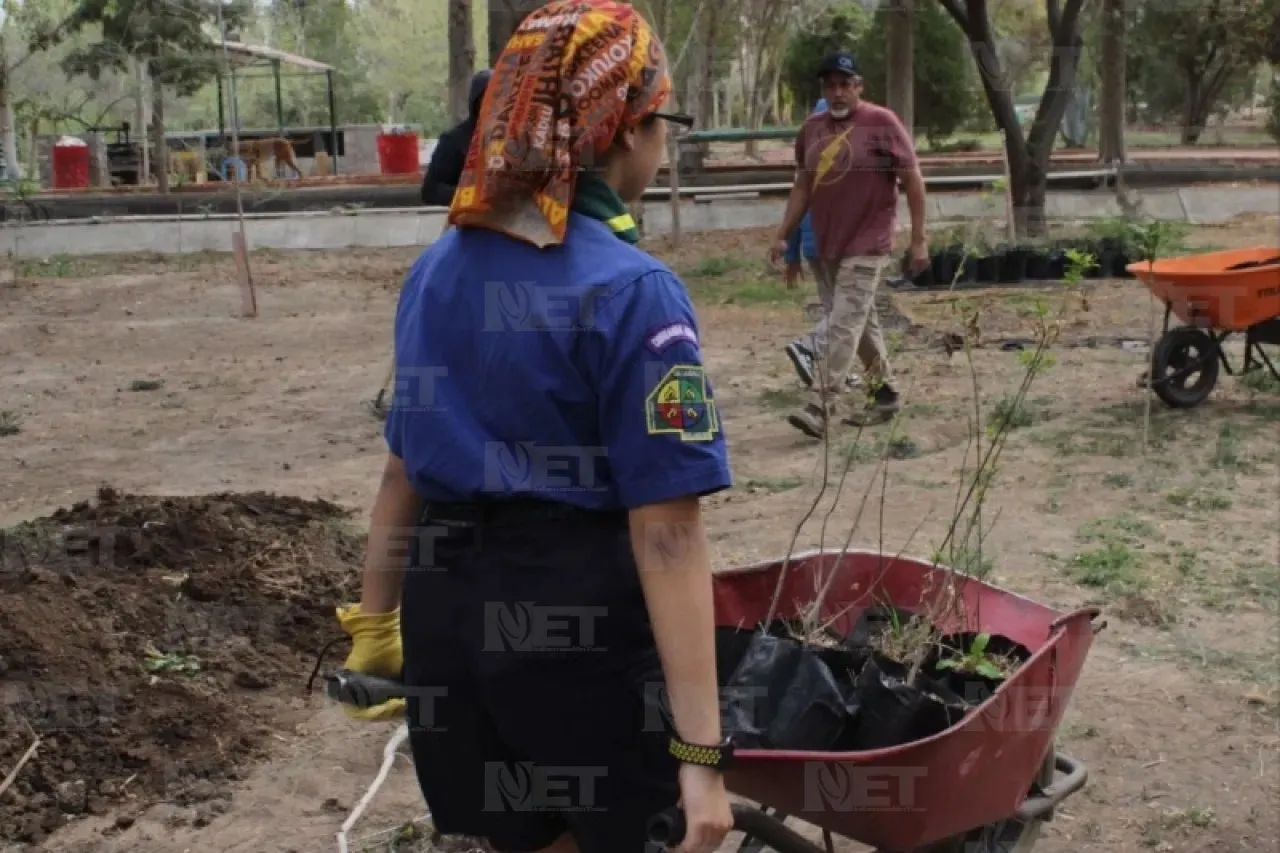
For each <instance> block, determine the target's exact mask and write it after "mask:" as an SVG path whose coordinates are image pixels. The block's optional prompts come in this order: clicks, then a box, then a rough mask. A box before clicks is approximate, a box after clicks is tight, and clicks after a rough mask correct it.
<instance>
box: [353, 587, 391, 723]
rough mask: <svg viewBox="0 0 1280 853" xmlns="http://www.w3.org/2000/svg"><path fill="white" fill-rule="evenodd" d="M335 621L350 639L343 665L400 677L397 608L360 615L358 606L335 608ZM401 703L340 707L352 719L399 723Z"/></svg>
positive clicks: (377, 673)
mask: <svg viewBox="0 0 1280 853" xmlns="http://www.w3.org/2000/svg"><path fill="white" fill-rule="evenodd" d="M338 622H340V623H341V624H342V630H344V631H346V632H347V636H349V637H350V638H351V654H349V655H347V660H346V663H345V664H343V666H344V667H345V668H346V669H349V670H351V671H352V672H362V673H364V674H365V675H378V676H381V677H383V678H400V676H401V669H402V668H403V667H404V653H403V651H402V650H401V646H400V608H398V607H397V608H396V609H395V610H392V611H391V612H390V613H362V612H360V605H359V604H352V605H349V606H347V607H339V608H338ZM404 704H405V703H404V700H403V699H392V700H391V701H389V702H383V703H382V704H381V705H375V706H373V707H372V708H357V707H356V706H355V705H346V704H344V705H343V706H342V709H343V710H344V711H346V714H347V716H348V717H351V718H352V719H353V720H370V721H374V722H380V721H383V720H401V719H403V718H404Z"/></svg>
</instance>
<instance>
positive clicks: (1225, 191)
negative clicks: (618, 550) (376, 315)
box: [0, 186, 1280, 258]
mask: <svg viewBox="0 0 1280 853" xmlns="http://www.w3.org/2000/svg"><path fill="white" fill-rule="evenodd" d="M1142 201H1143V205H1144V207H1145V209H1146V211H1147V213H1148V215H1150V216H1152V217H1154V218H1156V219H1162V220H1172V221H1181V222H1186V223H1188V224H1190V225H1220V224H1223V223H1225V222H1229V221H1230V220H1232V219H1233V218H1235V217H1237V216H1241V215H1247V214H1264V215H1265V214H1280V190H1277V188H1276V187H1274V186H1266V187H1187V188H1183V189H1171V190H1155V191H1151V192H1147V193H1143V194H1142ZM784 205H785V201H784V200H781V199H759V198H705V199H692V200H689V201H685V202H683V203H682V204H681V207H680V218H681V225H682V227H683V230H684V231H685V232H686V233H697V232H701V231H721V230H733V229H739V228H760V227H768V226H771V225H776V224H777V222H778V220H779V219H780V218H781V216H782V211H783V207H784ZM1047 214H1048V217H1049V218H1050V219H1051V220H1056V221H1064V220H1065V221H1080V220H1088V219H1099V218H1105V217H1111V216H1119V215H1120V208H1119V206H1118V205H1117V204H1116V201H1115V198H1114V196H1113V195H1112V194H1111V193H1109V192H1107V193H1102V192H1057V193H1052V194H1050V195H1049V197H1048V201H1047ZM445 216H446V212H445V211H444V210H442V209H434V210H432V209H424V208H410V209H370V210H360V211H358V212H348V213H343V214H334V213H330V212H322V211H316V212H307V213H289V214H271V213H262V214H245V221H246V225H247V227H246V229H245V230H246V234H247V238H248V245H249V248H250V250H253V249H280V250H286V249H292V250H299V249H346V248H357V247H360V248H394V247H406V246H426V245H428V244H429V243H431V242H432V241H434V240H436V239H437V238H438V237H439V236H440V233H441V231H442V230H443V229H444V227H445ZM928 218H929V221H930V223H932V224H935V225H937V224H943V223H947V222H955V221H965V220H972V219H976V218H981V219H988V220H990V221H991V226H992V227H996V226H997V224H998V223H999V222H1000V221H1001V220H1002V219H1003V202H1002V201H1001V200H1000V199H999V198H998V197H989V196H984V195H982V194H980V193H969V194H961V193H955V194H946V195H942V194H939V195H935V196H931V197H930V198H929V208H928ZM899 222H900V224H901V225H905V224H906V222H907V211H906V204H905V200H904V201H903V203H902V205H901V207H900V209H899ZM234 229H235V217H234V216H231V215H226V214H214V215H207V216H205V215H199V216H183V217H172V216H137V217H132V216H131V217H119V218H114V217H113V218H109V219H108V218H102V219H89V220H85V219H75V220H64V221H61V222H35V223H28V224H25V225H16V224H12V223H6V224H4V225H3V226H0V251H4V252H7V253H9V254H10V256H11V257H15V258H48V257H54V256H58V255H80V256H84V255H101V254H119V253H142V252H155V253H160V254H186V253H191V252H230V251H231V235H232V232H233V231H234ZM644 230H645V234H646V235H647V236H657V235H663V234H669V233H670V232H671V207H670V204H669V203H667V202H665V201H654V202H645V206H644Z"/></svg>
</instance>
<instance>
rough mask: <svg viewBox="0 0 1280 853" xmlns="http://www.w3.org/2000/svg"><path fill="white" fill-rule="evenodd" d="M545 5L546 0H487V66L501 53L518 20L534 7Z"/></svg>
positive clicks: (518, 22) (493, 62)
mask: <svg viewBox="0 0 1280 853" xmlns="http://www.w3.org/2000/svg"><path fill="white" fill-rule="evenodd" d="M545 5H547V0H489V67H490V68H492V67H493V66H494V64H495V63H497V61H498V57H499V56H501V55H502V49H503V48H505V47H506V46H507V42H508V41H509V40H510V39H511V34H512V33H514V32H515V31H516V27H518V26H520V22H521V21H523V20H524V19H525V17H526V16H528V14H529V13H530V12H532V11H534V10H535V9H540V8H542V7H543V6H545Z"/></svg>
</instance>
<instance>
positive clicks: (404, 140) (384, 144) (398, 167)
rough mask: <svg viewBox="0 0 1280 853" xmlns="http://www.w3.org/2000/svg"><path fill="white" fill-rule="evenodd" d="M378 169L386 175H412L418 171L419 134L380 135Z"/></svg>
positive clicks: (410, 132) (409, 132)
mask: <svg viewBox="0 0 1280 853" xmlns="http://www.w3.org/2000/svg"><path fill="white" fill-rule="evenodd" d="M378 168H379V169H380V170H381V171H382V174H384V175H412V174H415V173H416V172H417V171H418V134H416V133H414V132H412V131H405V132H404V133H380V134H378Z"/></svg>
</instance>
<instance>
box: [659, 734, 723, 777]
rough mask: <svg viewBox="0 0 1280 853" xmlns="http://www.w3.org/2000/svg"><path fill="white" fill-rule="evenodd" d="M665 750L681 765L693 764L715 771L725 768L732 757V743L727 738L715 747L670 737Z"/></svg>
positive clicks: (673, 736)
mask: <svg viewBox="0 0 1280 853" xmlns="http://www.w3.org/2000/svg"><path fill="white" fill-rule="evenodd" d="M667 749H668V751H669V752H670V753H671V755H672V756H673V757H674V758H675V759H676V760H677V761H679V762H680V763H682V764H694V765H697V766H699V767H711V768H714V769H716V770H723V769H724V768H725V767H727V766H728V764H729V759H730V758H732V757H733V743H732V741H730V740H729V738H725V739H724V740H723V741H722V742H720V743H719V744H717V745H715V746H702V745H700V744H693V743H688V742H686V741H683V740H681V739H680V738H678V737H676V736H675V735H671V738H670V741H669V744H668V747H667Z"/></svg>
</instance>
